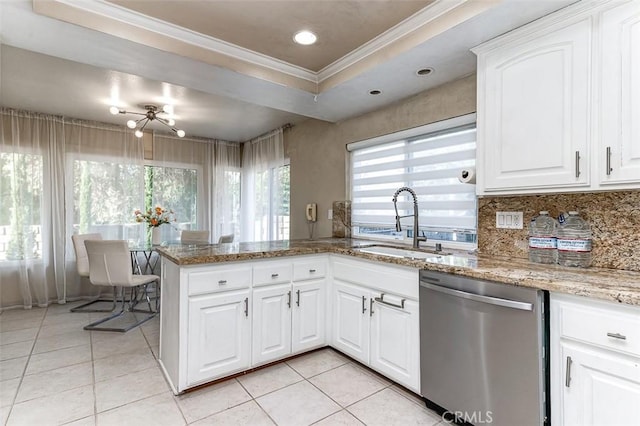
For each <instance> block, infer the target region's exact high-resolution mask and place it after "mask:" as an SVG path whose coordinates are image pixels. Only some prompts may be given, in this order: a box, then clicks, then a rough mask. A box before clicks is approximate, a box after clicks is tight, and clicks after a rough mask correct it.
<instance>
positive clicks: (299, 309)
mask: <svg viewBox="0 0 640 426" xmlns="http://www.w3.org/2000/svg"><path fill="white" fill-rule="evenodd" d="M325 288H326V282H325V280H324V279H322V280H313V281H307V282H304V283H294V284H293V296H292V297H293V299H294V303H293V319H292V340H291V346H292V348H291V349H292V351H293V353H296V352H301V351H304V350H307V349H311V348H315V347H319V346H323V345H324V344H325V337H324V336H325V321H326V318H325V310H326V308H325Z"/></svg>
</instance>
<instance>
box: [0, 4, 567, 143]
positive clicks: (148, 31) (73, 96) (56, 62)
mask: <svg viewBox="0 0 640 426" xmlns="http://www.w3.org/2000/svg"><path fill="white" fill-rule="evenodd" d="M570 3H572V0H502V1H500V0H434V1H404V0H368V1H363V0H359V1H335V0H320V1H310V0H287V1H270V0H258V1H245V0H236V1H196V0H192V1H162V0H156V1H152V2H151V1H135V0H112V1H106V0H93V1H83V0H34V1H33V2H32V1H27V0H15V1H8V2H7V1H0V42H1V44H0V105H2V106H6V107H12V108H19V109H27V110H31V111H37V112H44V113H51V114H59V115H65V116H69V117H74V118H81V119H88V120H97V121H103V122H111V123H116V124H122V125H124V123H125V122H126V120H127V119H128V118H127V117H123V116H121V115H118V116H112V115H110V114H109V112H108V108H109V106H111V105H115V106H118V107H120V108H123V109H128V110H137V109H139V106H140V105H143V104H149V103H152V104H158V105H163V104H165V103H169V104H172V105H174V109H175V116H174V118H175V120H176V122H177V127H179V128H182V129H184V130H185V131H186V132H187V135H189V136H202V137H208V138H215V139H224V140H231V141H245V140H248V139H251V138H253V137H255V136H257V135H260V134H262V133H264V132H267V131H269V130H271V129H274V128H277V127H280V126H282V125H284V124H286V123H291V124H294V125H295V124H296V123H299V122H301V121H303V120H305V119H307V118H315V119H319V120H326V121H332V122H336V121H340V120H344V119H346V118H349V117H354V116H357V115H360V114H363V113H366V112H369V111H372V110H375V109H378V108H381V107H383V106H385V105H388V104H390V103H393V102H396V101H399V100H401V99H404V98H406V97H408V96H411V95H414V94H417V93H419V92H422V91H424V90H427V89H429V88H432V87H435V86H438V85H440V84H443V83H445V82H447V81H451V80H455V79H457V78H460V77H463V76H465V75H469V74H471V73H473V72H474V71H475V56H474V55H473V54H472V53H471V52H470V51H469V49H470V48H471V47H473V46H476V45H478V44H480V43H482V42H484V41H486V40H489V39H491V38H494V37H496V36H499V35H500V34H502V33H504V32H507V31H509V30H510V29H513V28H515V27H518V26H521V25H523V24H525V23H527V22H530V21H532V20H534V19H537V18H539V17H541V16H544V15H546V14H548V13H550V12H552V11H554V10H557V9H559V8H562V7H564V6H566V5H568V4H570ZM299 29H312V30H313V31H314V32H315V33H316V34H317V35H318V43H317V44H316V45H314V46H306V47H305V46H299V45H295V44H294V43H293V42H292V36H293V33H294V32H295V31H297V30H299ZM424 67H430V68H433V70H434V71H433V72H432V73H431V74H429V75H427V76H418V75H416V70H418V69H420V68H424ZM372 89H378V90H381V91H382V93H381V94H380V95H377V96H372V95H370V94H369V91H370V90H372ZM156 126H160V125H159V124H156ZM155 128H156V129H158V130H161V129H162V127H155Z"/></svg>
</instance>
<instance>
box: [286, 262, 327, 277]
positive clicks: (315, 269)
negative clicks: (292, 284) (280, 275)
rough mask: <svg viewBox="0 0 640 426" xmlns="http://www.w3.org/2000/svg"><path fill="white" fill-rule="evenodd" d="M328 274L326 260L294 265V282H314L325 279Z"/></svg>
mask: <svg viewBox="0 0 640 426" xmlns="http://www.w3.org/2000/svg"><path fill="white" fill-rule="evenodd" d="M326 274H327V261H326V259H322V260H320V259H317V260H309V261H306V262H296V263H294V264H293V280H294V281H302V280H312V279H314V278H323V277H324V276H325V275H326Z"/></svg>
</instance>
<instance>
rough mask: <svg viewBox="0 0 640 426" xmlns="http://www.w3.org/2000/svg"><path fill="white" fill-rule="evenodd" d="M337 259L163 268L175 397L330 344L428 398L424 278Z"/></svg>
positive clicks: (163, 353) (163, 358) (166, 361)
mask: <svg viewBox="0 0 640 426" xmlns="http://www.w3.org/2000/svg"><path fill="white" fill-rule="evenodd" d="M332 259H334V261H333V262H331V263H330V262H329V256H327V255H312V256H300V257H294V258H291V260H282V259H278V260H258V261H250V262H228V263H227V262H225V263H221V264H219V265H197V266H179V265H176V264H174V263H172V262H170V261H168V260H166V259H163V260H162V262H163V264H162V271H163V299H162V300H161V303H162V310H161V321H160V327H161V330H160V336H161V337H160V357H159V362H160V366H161V368H162V369H163V371H164V372H165V375H166V377H167V379H168V380H169V384H170V386H171V388H172V390H173V392H174V393H176V394H178V393H180V392H183V391H185V390H186V389H189V388H192V387H194V386H197V385H200V384H203V383H207V382H210V381H212V380H216V379H219V378H223V377H225V376H229V375H231V374H234V373H238V372H241V371H245V370H249V369H250V368H253V367H258V366H260V365H264V364H267V363H269V362H273V361H276V360H279V359H283V358H286V357H287V356H289V355H292V354H296V353H302V352H305V351H308V350H311V349H315V348H320V347H323V346H326V345H327V344H331V345H333V346H334V347H335V348H336V349H338V350H340V351H342V352H344V353H345V354H347V355H349V356H351V357H353V358H354V359H356V360H358V361H360V362H362V363H363V364H366V365H369V366H371V367H372V368H373V369H375V370H377V371H379V372H380V373H382V374H384V375H386V376H387V377H389V378H390V379H392V380H395V381H397V382H398V383H400V384H402V385H404V386H406V387H408V388H410V389H412V390H414V391H416V392H419V390H420V389H419V344H418V343H419V332H418V302H417V299H418V274H417V270H416V269H414V268H406V267H401V266H384V265H380V264H378V263H376V262H369V261H360V260H356V259H353V258H351V257H344V256H335V257H334V256H332ZM329 291H330V293H329ZM329 313H331V314H329Z"/></svg>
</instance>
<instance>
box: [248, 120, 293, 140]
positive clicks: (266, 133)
mask: <svg viewBox="0 0 640 426" xmlns="http://www.w3.org/2000/svg"><path fill="white" fill-rule="evenodd" d="M293 127H294V125H293V124H291V123H287V124H285V125H284V126H282V127H278V128H276V129H273V130H269V131H268V132H264V133H263V134H261V135H258V136H255V137H253V138H251V139H249V140H246V141H244V142H241V143H246V142H251V141H254V140H256V139H260V138H263V137H265V136H267V135H269V134H271V133H273V132H275V131H278V130H280V129H282V131H283V132H284V131H285V130H290V129H292V128H293Z"/></svg>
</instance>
